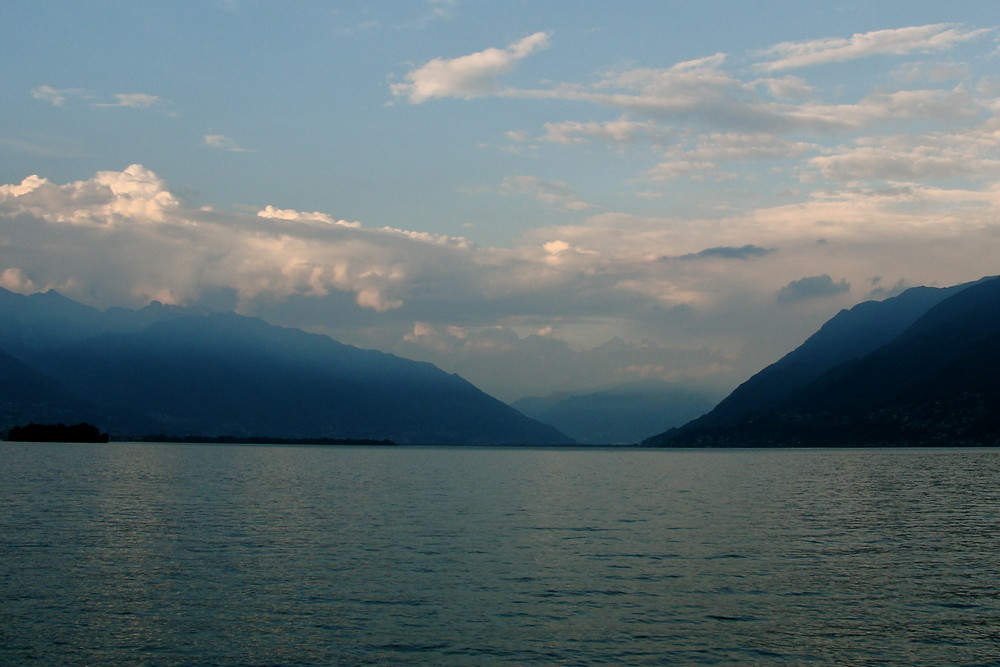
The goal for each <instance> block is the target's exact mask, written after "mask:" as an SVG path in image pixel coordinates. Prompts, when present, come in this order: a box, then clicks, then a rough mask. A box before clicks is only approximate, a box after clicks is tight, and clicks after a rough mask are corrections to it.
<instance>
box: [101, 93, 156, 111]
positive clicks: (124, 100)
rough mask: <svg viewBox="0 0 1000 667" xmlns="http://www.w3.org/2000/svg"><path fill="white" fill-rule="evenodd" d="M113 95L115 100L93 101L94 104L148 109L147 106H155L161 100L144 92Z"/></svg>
mask: <svg viewBox="0 0 1000 667" xmlns="http://www.w3.org/2000/svg"><path fill="white" fill-rule="evenodd" d="M114 97H115V100H116V101H115V102H102V103H95V104H94V106H96V107H128V108H131V109H148V108H149V107H152V106H156V105H158V104H161V103H162V102H163V100H162V99H160V98H159V97H157V96H156V95H147V94H145V93H117V94H116V95H115V96H114Z"/></svg>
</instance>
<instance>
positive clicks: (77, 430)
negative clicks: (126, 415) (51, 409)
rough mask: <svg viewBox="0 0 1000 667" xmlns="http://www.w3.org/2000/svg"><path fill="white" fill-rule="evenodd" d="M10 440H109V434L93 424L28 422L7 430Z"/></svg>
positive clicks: (8, 439)
mask: <svg viewBox="0 0 1000 667" xmlns="http://www.w3.org/2000/svg"><path fill="white" fill-rule="evenodd" d="M7 441H8V442H107V441H108V434H107V433H102V432H101V429H99V428H97V427H96V426H94V425H93V424H87V423H86V422H82V423H80V424H74V425H72V426H66V425H65V424H34V423H32V424H28V425H27V426H15V427H14V428H12V429H10V430H9V431H7Z"/></svg>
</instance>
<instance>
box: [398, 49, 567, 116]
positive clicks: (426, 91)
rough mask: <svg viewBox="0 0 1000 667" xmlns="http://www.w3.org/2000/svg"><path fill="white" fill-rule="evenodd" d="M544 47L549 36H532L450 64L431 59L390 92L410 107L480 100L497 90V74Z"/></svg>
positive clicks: (461, 58) (443, 60) (451, 60)
mask: <svg viewBox="0 0 1000 667" xmlns="http://www.w3.org/2000/svg"><path fill="white" fill-rule="evenodd" d="M548 45H549V34H548V33H545V32H536V33H534V34H532V35H528V36H527V37H525V38H523V39H521V40H518V41H517V42H514V43H513V44H511V45H510V46H508V47H507V48H504V49H497V48H491V49H486V50H484V51H479V52H477V53H472V54H469V55H466V56H460V57H458V58H452V59H450V60H449V59H444V58H435V59H433V60H431V61H430V62H428V63H425V64H424V65H422V66H420V67H418V68H417V69H414V70H411V71H410V72H408V73H407V74H406V76H405V78H406V83H395V84H392V86H391V88H390V89H391V91H392V94H393V95H394V96H395V97H397V98H403V99H406V100H407V101H409V102H410V103H411V104H420V103H421V102H426V101H427V100H431V99H434V98H443V97H461V98H466V99H469V98H473V97H482V96H484V95H489V94H492V93H496V92H497V91H498V90H499V88H500V86H499V82H498V80H497V79H498V77H499V76H500V75H501V74H504V73H506V72H509V71H510V70H512V69H513V68H514V67H515V66H516V65H517V63H518V61H520V60H522V59H524V58H526V57H528V56H529V55H531V54H532V53H535V52H536V51H539V50H541V49H544V48H547V47H548Z"/></svg>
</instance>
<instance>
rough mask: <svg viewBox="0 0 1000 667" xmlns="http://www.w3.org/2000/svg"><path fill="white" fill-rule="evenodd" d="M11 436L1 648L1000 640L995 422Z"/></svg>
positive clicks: (249, 650) (780, 655) (507, 650)
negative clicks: (665, 440)
mask: <svg viewBox="0 0 1000 667" xmlns="http://www.w3.org/2000/svg"><path fill="white" fill-rule="evenodd" d="M0 461H2V468H0V663H2V664H24V663H27V662H31V661H33V660H34V661H37V662H38V663H45V664H67V665H73V664H102V665H106V664H124V663H128V664H148V665H173V664H224V665H241V664H242V665H274V664H302V665H312V664H332V665H354V664H358V665H365V664H391V665H398V664H435V665H439V664H455V665H478V664H490V665H492V664H518V665H523V664H565V665H575V664H579V665H586V664H789V665H791V664H795V665H798V664H808V663H851V664H928V665H929V664H981V665H987V664H992V665H997V664H1000V485H998V482H1000V452H998V451H996V450H963V451H946V450H822V451H808V450H805V451H801V450H751V451H747V450H738V451H732V450H729V451H715V450H713V451H690V450H688V451H671V450H605V449H591V450H541V449H524V450H518V449H418V448H412V449H411V448H383V449H379V448H350V447H264V446H209V445H152V444H114V443H113V444H110V445H39V444H19V443H0Z"/></svg>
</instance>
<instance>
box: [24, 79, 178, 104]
mask: <svg viewBox="0 0 1000 667" xmlns="http://www.w3.org/2000/svg"><path fill="white" fill-rule="evenodd" d="M31 96H32V97H33V98H35V99H36V100H41V101H43V102H48V103H50V104H51V105H52V106H57V107H63V106H66V102H67V101H69V100H70V99H93V98H94V95H93V94H91V93H90V92H88V91H87V90H84V89H83V88H54V87H52V86H48V85H45V86H36V87H35V88H32V89H31ZM114 98H115V101H114V102H93V103H92V104H91V106H93V107H97V108H109V107H127V108H131V109H148V108H150V107H154V106H158V105H160V104H163V100H162V99H161V98H160V97H157V96H156V95H148V94H146V93H117V94H115V95H114Z"/></svg>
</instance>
